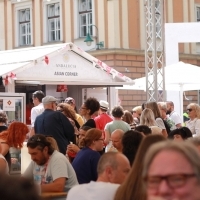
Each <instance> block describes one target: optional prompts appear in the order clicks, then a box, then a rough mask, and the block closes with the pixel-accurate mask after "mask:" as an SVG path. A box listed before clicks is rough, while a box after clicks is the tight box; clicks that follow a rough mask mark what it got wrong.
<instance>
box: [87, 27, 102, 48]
mask: <svg viewBox="0 0 200 200" xmlns="http://www.w3.org/2000/svg"><path fill="white" fill-rule="evenodd" d="M91 26H94V27H95V28H96V29H97V36H96V38H97V39H96V41H97V44H96V50H100V49H101V47H104V42H99V30H98V28H97V26H96V25H90V26H88V30H90V29H89V28H90V27H91ZM93 41H94V40H93V39H92V38H91V36H90V31H88V33H87V36H86V38H85V40H84V42H86V44H87V46H90V45H91V44H92V42H93Z"/></svg>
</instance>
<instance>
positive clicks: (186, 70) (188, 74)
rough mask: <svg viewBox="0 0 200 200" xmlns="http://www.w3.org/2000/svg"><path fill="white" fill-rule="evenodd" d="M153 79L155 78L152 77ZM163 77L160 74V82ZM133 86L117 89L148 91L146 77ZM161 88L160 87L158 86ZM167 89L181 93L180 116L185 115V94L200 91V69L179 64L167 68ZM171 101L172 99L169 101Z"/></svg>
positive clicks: (136, 81) (139, 79)
mask: <svg viewBox="0 0 200 200" xmlns="http://www.w3.org/2000/svg"><path fill="white" fill-rule="evenodd" d="M152 78H153V76H152ZM161 78H162V77H161V76H159V74H158V82H160V81H159V80H162V79H161ZM134 81H135V84H134V85H132V86H126V85H124V86H123V87H117V89H126V90H127V89H131V90H144V91H145V90H146V77H142V78H138V79H135V80H134ZM158 88H159V86H158ZM165 88H166V90H168V91H179V100H180V104H179V105H180V108H179V109H180V114H181V116H182V114H183V92H184V91H189V90H199V89H200V67H198V66H195V65H191V64H187V63H183V62H178V63H176V64H172V65H169V66H166V67H165ZM168 100H170V99H168Z"/></svg>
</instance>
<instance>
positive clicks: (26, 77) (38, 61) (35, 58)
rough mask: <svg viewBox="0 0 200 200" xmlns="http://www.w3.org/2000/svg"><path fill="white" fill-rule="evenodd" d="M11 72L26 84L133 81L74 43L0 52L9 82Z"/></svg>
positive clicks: (0, 69)
mask: <svg viewBox="0 0 200 200" xmlns="http://www.w3.org/2000/svg"><path fill="white" fill-rule="evenodd" d="M11 73H12V74H16V76H15V79H16V82H17V83H25V84H28V83H29V84H31V83H35V84H36V83H37V84H41V85H43V84H56V85H57V84H67V85H124V84H129V83H130V82H132V79H130V78H128V77H127V76H124V75H123V74H121V73H120V72H118V71H116V70H115V69H114V68H112V67H109V66H108V65H106V64H105V63H104V62H102V61H100V60H98V59H97V58H95V57H93V56H91V55H90V54H88V53H86V52H85V51H83V50H82V49H80V48H79V47H77V46H76V45H74V44H72V43H66V44H58V45H48V46H41V47H31V48H24V49H17V50H7V51H0V76H2V77H3V80H4V81H5V80H6V77H7V78H10V74H11ZM4 83H5V82H4ZM7 83H8V84H12V83H13V82H12V80H9V82H7ZM12 92H13V91H12Z"/></svg>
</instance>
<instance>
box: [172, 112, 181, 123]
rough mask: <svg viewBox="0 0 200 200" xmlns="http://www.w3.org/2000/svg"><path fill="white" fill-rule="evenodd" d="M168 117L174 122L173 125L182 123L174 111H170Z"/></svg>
mask: <svg viewBox="0 0 200 200" xmlns="http://www.w3.org/2000/svg"><path fill="white" fill-rule="evenodd" d="M169 117H170V118H171V120H172V121H174V123H175V125H177V124H181V123H182V120H181V117H180V115H179V114H178V113H177V112H175V111H172V112H171V113H170V115H169Z"/></svg>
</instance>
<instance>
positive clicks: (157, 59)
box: [144, 0, 166, 102]
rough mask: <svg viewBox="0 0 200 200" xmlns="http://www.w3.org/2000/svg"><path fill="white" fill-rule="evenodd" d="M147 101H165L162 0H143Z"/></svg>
mask: <svg viewBox="0 0 200 200" xmlns="http://www.w3.org/2000/svg"><path fill="white" fill-rule="evenodd" d="M144 12H145V40H146V41H145V43H146V48H145V73H146V93H147V101H157V102H158V101H165V100H166V92H165V78H164V77H165V76H164V75H165V74H164V66H165V61H164V0H144Z"/></svg>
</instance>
